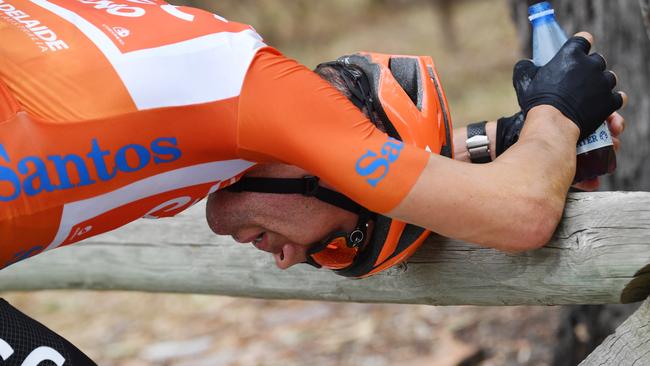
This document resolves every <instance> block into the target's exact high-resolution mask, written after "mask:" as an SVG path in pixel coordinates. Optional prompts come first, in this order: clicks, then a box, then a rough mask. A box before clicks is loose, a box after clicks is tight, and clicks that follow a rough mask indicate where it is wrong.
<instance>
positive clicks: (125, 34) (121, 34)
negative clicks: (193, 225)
mask: <svg viewBox="0 0 650 366" xmlns="http://www.w3.org/2000/svg"><path fill="white" fill-rule="evenodd" d="M113 32H115V34H117V35H118V36H119V37H122V38H126V37H128V36H129V34H131V31H129V30H128V29H126V28H124V27H113Z"/></svg>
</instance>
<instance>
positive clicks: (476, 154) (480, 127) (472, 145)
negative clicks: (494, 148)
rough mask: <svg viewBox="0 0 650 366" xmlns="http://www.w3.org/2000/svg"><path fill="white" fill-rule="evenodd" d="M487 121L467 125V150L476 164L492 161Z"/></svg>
mask: <svg viewBox="0 0 650 366" xmlns="http://www.w3.org/2000/svg"><path fill="white" fill-rule="evenodd" d="M486 124H487V121H483V122H476V123H470V124H469V125H467V140H466V144H467V151H468V152H469V158H470V160H471V161H472V163H474V164H484V163H489V162H491V161H492V157H491V156H490V140H489V139H488V136H487V131H486V129H485V125H486Z"/></svg>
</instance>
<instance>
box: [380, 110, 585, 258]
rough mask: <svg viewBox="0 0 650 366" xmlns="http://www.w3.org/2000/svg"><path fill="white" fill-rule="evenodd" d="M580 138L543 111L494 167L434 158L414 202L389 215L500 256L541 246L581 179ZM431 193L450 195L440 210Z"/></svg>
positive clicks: (532, 116) (441, 199) (531, 117)
mask: <svg viewBox="0 0 650 366" xmlns="http://www.w3.org/2000/svg"><path fill="white" fill-rule="evenodd" d="M578 135H579V130H578V128H577V127H576V125H574V124H573V123H572V122H570V121H569V120H567V118H566V117H564V115H563V114H562V113H560V112H559V111H558V110H557V109H555V108H553V107H550V106H539V107H535V108H533V109H532V110H531V111H530V112H529V114H528V118H527V120H526V125H525V127H524V129H523V131H522V134H521V136H520V139H519V142H518V143H517V144H516V145H515V146H513V147H512V148H511V149H509V150H508V151H507V152H506V153H504V154H503V155H501V156H500V157H499V159H497V160H495V161H493V162H492V163H489V164H465V163H462V162H460V161H456V160H450V159H446V158H443V157H440V156H436V155H432V156H431V157H430V159H429V162H428V164H427V166H426V168H425V170H424V172H423V173H422V175H421V176H420V177H419V179H418V181H417V182H416V184H415V186H414V187H413V189H412V190H411V192H410V193H409V195H408V196H407V197H406V198H405V199H404V201H402V203H401V204H400V205H399V206H397V207H396V208H395V209H394V210H392V211H391V212H390V213H389V215H390V216H393V217H396V218H399V219H401V220H404V221H407V222H412V223H414V224H417V225H420V226H423V227H426V228H429V229H431V230H433V231H435V232H437V233H439V234H441V235H445V236H450V237H454V238H458V239H462V240H467V241H470V242H474V243H477V244H481V245H485V246H489V247H494V248H496V249H500V250H507V251H517V250H527V249H532V248H536V247H539V246H541V245H543V244H545V243H546V242H547V241H548V239H549V238H550V235H551V234H552V232H553V230H554V229H555V227H556V226H557V223H558V222H559V220H560V218H561V215H562V210H563V208H564V202H565V199H566V194H567V191H568V188H569V185H570V184H571V180H572V178H573V175H574V173H575V144H576V142H577V139H578ZM463 145H464V144H463ZM461 146H462V145H461ZM461 154H462V152H461ZM461 158H462V157H461ZM431 192H445V193H444V194H439V195H437V199H436V202H434V203H432V202H430V200H427V198H428V197H430V195H431Z"/></svg>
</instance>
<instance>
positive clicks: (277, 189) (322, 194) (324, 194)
mask: <svg viewBox="0 0 650 366" xmlns="http://www.w3.org/2000/svg"><path fill="white" fill-rule="evenodd" d="M318 182H319V179H318V177H315V176H313V175H307V176H304V177H302V178H266V177H243V178H242V179H240V180H239V181H238V182H237V183H235V184H232V185H230V186H228V187H226V188H225V190H227V191H230V192H258V193H284V194H302V195H303V196H308V197H315V198H317V199H319V200H321V201H323V202H325V203H329V204H330V205H334V206H336V207H338V208H342V209H344V210H346V211H350V212H352V213H355V214H359V213H361V212H362V211H363V210H365V209H364V208H363V207H362V206H361V205H359V204H358V203H356V202H354V201H353V200H351V199H349V198H348V197H346V196H345V195H343V194H341V193H339V192H336V191H333V190H331V189H329V188H325V187H323V186H321V185H319V184H318Z"/></svg>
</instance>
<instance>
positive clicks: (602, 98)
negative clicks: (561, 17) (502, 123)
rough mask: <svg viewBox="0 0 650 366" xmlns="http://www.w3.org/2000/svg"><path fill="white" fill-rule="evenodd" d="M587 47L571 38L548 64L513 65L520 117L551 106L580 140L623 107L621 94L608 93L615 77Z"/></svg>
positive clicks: (613, 84) (526, 63)
mask: <svg viewBox="0 0 650 366" xmlns="http://www.w3.org/2000/svg"><path fill="white" fill-rule="evenodd" d="M590 48H591V45H590V43H589V41H587V40H586V39H585V38H583V37H571V38H570V39H569V40H568V41H567V42H566V43H565V44H564V46H562V48H561V49H560V51H559V52H558V53H557V55H555V57H553V59H552V60H551V61H549V63H548V64H546V65H544V66H542V67H539V66H535V64H533V62H532V61H530V60H522V61H519V62H518V63H517V64H516V65H515V69H514V74H513V83H514V86H515V90H516V92H517V99H518V101H519V106H520V107H521V110H522V111H523V112H524V116H526V114H527V113H528V111H529V110H530V109H531V108H533V107H535V106H538V105H543V104H547V105H552V106H553V107H555V108H557V109H558V110H560V112H562V114H564V115H565V116H566V117H567V118H569V119H570V120H572V121H573V122H574V123H575V124H576V125H578V128H580V140H582V139H583V138H585V137H587V136H589V135H590V134H591V133H592V132H594V131H595V130H596V129H597V128H598V126H600V125H601V124H602V123H603V121H605V119H607V117H608V116H609V115H611V114H612V113H614V111H616V110H617V109H619V108H621V107H622V106H623V98H622V96H621V94H619V93H617V92H613V91H612V89H614V86H616V76H614V74H613V73H612V72H611V71H605V67H606V63H605V59H603V57H602V56H601V55H599V54H591V55H589V49H590Z"/></svg>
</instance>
